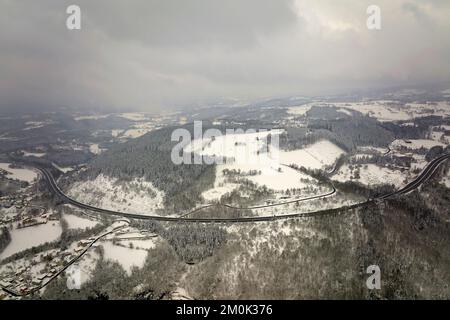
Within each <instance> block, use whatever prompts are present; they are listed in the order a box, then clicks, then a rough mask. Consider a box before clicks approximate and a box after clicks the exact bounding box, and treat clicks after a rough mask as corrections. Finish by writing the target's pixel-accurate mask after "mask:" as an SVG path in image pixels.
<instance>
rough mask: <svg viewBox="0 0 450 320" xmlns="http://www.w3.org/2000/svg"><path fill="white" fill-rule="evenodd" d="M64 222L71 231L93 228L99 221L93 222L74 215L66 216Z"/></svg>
mask: <svg viewBox="0 0 450 320" xmlns="http://www.w3.org/2000/svg"><path fill="white" fill-rule="evenodd" d="M63 218H64V220H66V221H67V223H68V224H69V229H86V228H92V227H94V226H96V225H97V224H98V222H97V221H93V220H90V219H87V218H82V217H79V216H76V215H74V214H64V215H63Z"/></svg>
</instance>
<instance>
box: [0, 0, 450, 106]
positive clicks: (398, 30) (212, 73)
mask: <svg viewBox="0 0 450 320" xmlns="http://www.w3.org/2000/svg"><path fill="white" fill-rule="evenodd" d="M376 2H377V3H375V2H373V1H361V0H346V1H333V0H325V1H315V0H228V1H217V0H189V1H175V0H164V1H163V0H159V1H158V0H150V1H149V0H147V1H145V0H130V1H119V0H115V1H111V0H109V1H106V0H97V1H87V0H80V1H75V2H74V1H52V0H43V1H32V0H24V1H14V0H0V7H1V10H0V44H1V50H0V97H1V101H0V108H1V107H11V106H23V107H30V108H39V107H57V106H69V107H78V106H79V107H83V108H90V107H92V108H97V107H111V108H129V109H141V110H148V111H157V110H160V109H161V108H167V107H174V106H183V105H189V104H191V103H195V102H198V101H205V100H208V99H218V98H237V99H253V98H258V97H268V96H273V95H287V94H320V93H329V92H339V91H344V90H351V89H354V88H370V87H372V86H380V85H386V86H388V85H397V84H403V83H419V84H420V83H429V82H434V81H447V80H449V76H450V67H449V64H448V56H450V40H449V39H448V38H449V37H448V34H449V31H450V2H448V1H439V0H435V1H420V0H398V1H387V0H383V1H376ZM74 3H75V4H77V5H79V6H80V7H81V10H82V30H80V31H69V30H67V29H66V27H65V19H66V17H67V14H66V13H65V9H66V8H67V6H68V5H70V4H74ZM370 4H377V5H379V6H380V7H381V10H382V29H381V30H379V31H370V30H368V29H367V28H366V18H367V14H366V8H367V7H368V6H369V5H370Z"/></svg>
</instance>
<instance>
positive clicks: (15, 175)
mask: <svg viewBox="0 0 450 320" xmlns="http://www.w3.org/2000/svg"><path fill="white" fill-rule="evenodd" d="M10 165H11V164H10V163H3V162H2V163H0V169H3V170H5V171H7V172H8V175H7V176H8V178H10V179H18V180H21V181H26V182H33V180H35V179H36V178H37V176H38V175H37V173H36V172H35V171H33V170H31V169H16V168H11V167H10Z"/></svg>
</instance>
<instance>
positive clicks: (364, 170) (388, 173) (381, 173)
mask: <svg viewBox="0 0 450 320" xmlns="http://www.w3.org/2000/svg"><path fill="white" fill-rule="evenodd" d="M354 171H355V170H353V172H354ZM359 175H360V178H358V179H355V178H354V173H353V174H352V171H351V170H350V168H349V166H348V165H347V164H346V165H343V166H342V167H341V168H340V169H339V171H338V172H337V173H336V174H334V175H333V177H332V179H333V180H336V181H340V182H346V181H355V182H356V181H357V182H360V183H362V184H364V185H368V186H373V185H381V184H393V185H395V186H396V187H399V186H402V185H403V184H404V180H405V174H404V173H402V172H400V171H398V170H390V169H388V168H384V167H380V166H377V165H375V164H367V165H362V166H361V167H360V168H359ZM351 176H353V179H350V177H351Z"/></svg>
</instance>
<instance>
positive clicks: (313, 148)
mask: <svg viewBox="0 0 450 320" xmlns="http://www.w3.org/2000/svg"><path fill="white" fill-rule="evenodd" d="M344 153H345V152H344V151H343V150H342V149H341V148H339V147H337V146H336V145H335V144H333V143H331V142H330V141H328V140H322V141H319V142H316V143H314V144H312V145H310V146H307V147H306V148H303V149H299V150H294V151H282V152H280V161H281V163H284V164H288V165H290V164H296V165H298V166H299V167H305V168H310V169H322V168H323V167H324V166H331V165H333V163H334V162H335V161H336V159H337V158H339V156H341V155H342V154H344Z"/></svg>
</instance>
